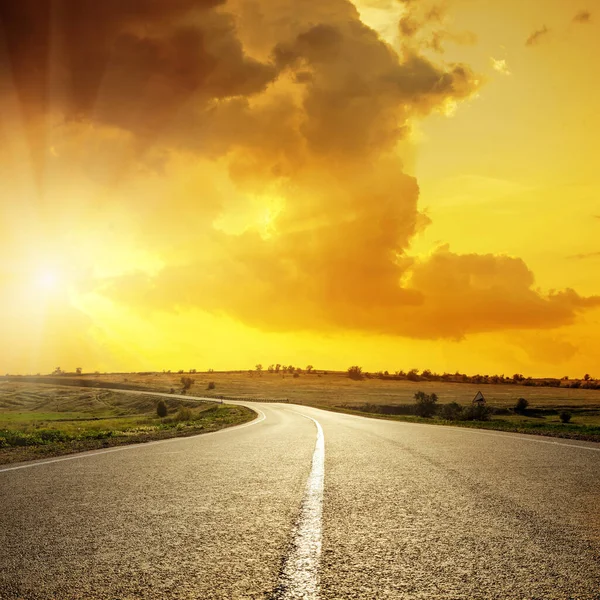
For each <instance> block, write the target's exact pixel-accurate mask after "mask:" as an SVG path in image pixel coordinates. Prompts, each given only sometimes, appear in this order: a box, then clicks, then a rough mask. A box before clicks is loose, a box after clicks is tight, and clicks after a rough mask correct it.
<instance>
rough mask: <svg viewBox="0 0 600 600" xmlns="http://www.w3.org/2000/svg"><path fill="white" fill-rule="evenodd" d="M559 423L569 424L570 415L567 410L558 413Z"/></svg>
mask: <svg viewBox="0 0 600 600" xmlns="http://www.w3.org/2000/svg"><path fill="white" fill-rule="evenodd" d="M558 416H559V417H560V420H561V423H569V422H570V421H571V413H570V412H569V411H568V410H563V411H561V412H560V415H558Z"/></svg>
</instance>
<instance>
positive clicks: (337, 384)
mask: <svg viewBox="0 0 600 600" xmlns="http://www.w3.org/2000/svg"><path fill="white" fill-rule="evenodd" d="M181 377H182V375H181V374H168V373H148V374H136V373H133V374H102V375H86V376H81V377H71V376H63V377H61V378H57V379H54V380H53V381H55V382H60V383H63V384H64V383H71V384H76V385H81V384H84V385H89V386H123V387H128V388H133V389H141V390H153V391H162V392H169V391H170V390H174V391H176V392H179V391H180V389H181ZM185 377H191V378H192V379H193V380H194V383H193V385H192V387H191V389H190V390H189V394H191V395H196V396H205V397H208V398H220V397H223V398H224V399H237V398H239V399H244V398H245V399H256V400H259V399H269V400H286V401H289V402H293V403H297V404H306V405H310V406H316V407H320V408H326V409H329V410H338V411H344V412H355V413H356V414H362V415H364V414H372V413H370V412H367V413H366V412H365V409H369V406H368V405H374V406H376V407H377V406H381V405H385V406H399V405H412V403H413V402H414V394H415V392H417V391H420V390H421V391H424V392H426V393H427V394H431V393H436V394H437V395H438V397H439V403H440V404H448V403H450V402H457V403H458V404H461V405H463V406H467V405H469V404H470V403H471V402H472V400H473V398H474V397H475V395H476V394H477V392H478V391H481V392H482V393H483V395H484V396H485V398H486V401H487V404H488V406H490V407H492V408H495V409H497V410H498V411H499V412H502V413H504V414H501V415H494V416H492V419H491V420H490V421H488V422H485V423H483V424H481V423H480V425H479V426H481V427H485V428H494V429H500V430H504V431H518V432H523V433H536V434H545V435H552V436H559V437H569V438H577V439H586V440H592V441H600V390H589V389H576V388H555V387H529V386H523V385H508V384H499V385H489V384H488V385H478V384H470V383H447V382H437V381H436V382H427V381H419V382H412V381H394V380H380V379H375V378H373V379H363V380H360V381H355V380H352V379H349V378H348V377H347V376H346V374H345V373H327V374H324V373H318V374H306V373H304V374H301V375H300V376H299V377H294V376H292V375H290V374H285V375H284V374H281V373H280V374H275V373H268V372H263V373H262V374H260V375H259V374H258V373H256V372H254V373H252V374H250V373H247V372H242V373H240V372H236V373H198V374H192V375H188V374H185ZM1 382H2V378H0V386H1V385H2V384H1ZM211 382H212V384H213V385H214V387H213V385H211V386H210V388H211V389H209V383H211ZM41 387H43V386H41ZM0 389H1V387H0ZM38 393H39V392H38ZM77 393H81V392H77ZM105 393H107V392H106V391H105V390H100V389H94V388H93V387H91V388H90V390H89V392H88V394H87V396H82V397H81V399H80V400H81V401H83V400H84V398H85V402H91V403H92V404H93V405H94V406H95V407H96V409H97V410H98V411H100V412H101V411H102V410H106V409H108V405H111V406H112V407H113V408H112V409H111V410H115V407H114V403H112V404H111V401H110V399H109V398H110V397H105V396H103V395H102V394H105ZM518 398H525V399H526V400H527V401H528V402H529V411H528V413H527V414H523V415H519V414H514V413H512V412H510V411H508V410H507V409H510V408H512V407H514V405H515V403H516V401H517V399H518ZM126 409H127V408H126V407H119V410H126ZM1 410H3V408H2V404H1V400H0V411H1ZM15 410H18V409H16V408H15ZM39 410H43V411H46V412H48V413H49V414H51V412H52V410H53V407H52V403H51V402H50V404H48V403H47V402H44V401H42V400H40V404H39ZM70 410H72V411H73V412H74V414H76V413H77V414H78V412H79V413H80V412H81V411H83V408H82V405H81V403H80V404H77V403H74V404H71V405H70ZM562 410H568V411H569V412H570V413H571V414H572V421H571V423H569V424H563V423H561V421H560V418H559V413H560V412H561V411H562ZM375 412H377V411H375ZM379 416H381V415H379ZM384 418H394V419H400V420H418V418H417V417H413V416H397V415H394V416H387V417H384ZM427 422H432V421H431V420H429V421H427ZM433 422H437V423H440V424H447V423H446V422H443V421H441V420H440V419H436V420H435V421H433ZM452 424H454V425H460V426H469V427H471V426H473V422H468V423H464V422H460V423H456V422H453V423H452Z"/></svg>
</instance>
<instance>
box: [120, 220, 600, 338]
mask: <svg viewBox="0 0 600 600" xmlns="http://www.w3.org/2000/svg"><path fill="white" fill-rule="evenodd" d="M353 226H355V230H354V231H352V228H353ZM358 229H359V224H358V223H345V224H342V225H341V228H340V231H339V235H340V237H339V238H334V239H330V240H328V242H327V245H328V247H327V248H325V247H323V246H324V245H325V244H323V246H322V247H320V248H319V243H320V242H317V241H315V240H314V239H313V248H307V249H306V250H305V251H304V252H303V251H302V248H304V247H305V246H307V245H308V243H309V241H310V237H312V236H308V235H303V234H300V235H299V236H298V237H296V239H294V238H287V239H285V240H283V239H282V240H276V241H264V240H261V239H260V238H259V236H257V235H248V236H247V237H246V238H245V239H244V240H243V241H242V240H239V239H238V240H237V244H234V245H233V246H232V247H230V248H228V251H227V256H228V261H226V260H220V261H219V264H220V266H221V268H222V269H224V270H222V271H221V272H220V273H219V275H218V276H214V275H212V274H207V275H204V273H207V269H208V265H207V264H206V263H205V262H198V263H195V264H193V265H188V266H186V267H177V268H173V269H171V268H168V269H165V270H164V271H163V272H162V273H160V274H159V275H157V277H154V278H151V277H143V276H141V275H137V276H132V277H126V278H124V279H122V280H120V281H115V282H113V283H112V286H114V287H113V288H112V290H111V293H117V294H118V296H119V298H120V299H121V300H123V301H126V302H129V303H132V304H133V305H135V306H148V305H152V306H153V308H154V309H159V310H173V309H176V308H179V309H182V308H189V307H192V306H199V307H201V308H203V309H205V310H210V311H215V312H220V311H223V312H225V313H228V314H233V315H235V316H237V317H239V318H241V319H243V320H244V322H246V323H250V324H252V325H254V326H256V327H259V328H263V329H267V330H284V331H287V330H298V329H299V330H302V329H318V330H324V329H325V330H327V329H331V330H335V329H340V330H352V329H355V330H360V331H370V332H375V333H385V334H393V335H402V336H408V337H414V338H424V339H437V338H452V339H460V338H462V337H464V336H465V335H467V334H469V333H477V332H489V331H499V330H507V329H521V330H527V329H552V328H555V327H560V326H563V325H568V324H571V323H572V322H573V321H574V319H575V316H576V315H577V313H579V312H581V311H584V310H586V309H589V308H593V307H597V306H600V297H592V298H584V297H581V296H579V295H578V294H577V293H576V292H574V291H573V290H564V291H561V292H552V293H550V294H543V293H541V292H540V291H538V290H536V289H535V288H534V287H533V286H534V278H533V274H532V273H531V271H529V270H528V269H527V267H526V265H525V264H524V263H523V261H522V260H520V259H516V258H511V257H506V256H495V255H476V254H466V255H459V254H455V253H452V252H451V251H450V250H449V249H448V248H446V247H443V248H440V249H439V250H438V251H436V252H435V253H434V254H433V255H432V256H430V257H429V258H426V259H423V260H418V261H414V260H411V259H408V258H407V257H403V256H402V255H398V254H394V253H393V250H392V248H387V249H386V250H387V255H386V253H385V252H384V249H383V248H382V247H381V245H380V244H379V243H378V239H379V232H378V231H373V232H369V233H373V234H374V235H373V237H370V236H369V238H370V240H371V242H372V249H371V252H370V253H369V254H365V253H364V251H365V248H364V247H363V248H360V249H359V248H357V249H355V250H354V251H353V250H352V248H351V247H350V245H347V244H344V243H343V240H344V239H346V236H347V235H351V234H354V235H353V237H352V238H351V239H353V241H355V240H359V239H360V236H358V235H357V230H358ZM375 229H377V226H376V227H375ZM329 235H331V234H329ZM336 242H338V244H337V245H336ZM315 246H316V249H317V252H316V253H315V252H314V251H315ZM325 251H327V252H328V253H326V252H325Z"/></svg>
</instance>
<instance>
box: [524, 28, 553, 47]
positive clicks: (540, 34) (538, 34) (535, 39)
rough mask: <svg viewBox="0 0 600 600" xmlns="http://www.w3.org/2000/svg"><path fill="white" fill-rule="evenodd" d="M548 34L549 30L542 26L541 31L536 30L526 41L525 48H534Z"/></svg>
mask: <svg viewBox="0 0 600 600" xmlns="http://www.w3.org/2000/svg"><path fill="white" fill-rule="evenodd" d="M549 33H550V30H549V29H548V28H547V27H546V26H545V25H544V26H543V27H542V28H541V29H536V30H535V31H534V32H533V33H532V34H531V35H530V36H529V37H528V38H527V39H526V40H525V45H526V46H535V45H536V44H539V43H540V41H541V40H542V39H543V38H545V37H546V36H547V35H548V34H549Z"/></svg>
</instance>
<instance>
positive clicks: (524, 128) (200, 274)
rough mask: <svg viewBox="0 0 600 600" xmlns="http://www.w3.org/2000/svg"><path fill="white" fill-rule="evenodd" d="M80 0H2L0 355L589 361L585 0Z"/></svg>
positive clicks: (203, 363) (441, 365) (590, 165)
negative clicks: (59, 1)
mask: <svg viewBox="0 0 600 600" xmlns="http://www.w3.org/2000/svg"><path fill="white" fill-rule="evenodd" d="M103 6H104V9H103V10H102V11H100V10H99V9H98V6H97V5H96V3H95V2H92V0H80V1H79V2H70V1H69V2H66V3H65V5H64V10H63V12H62V13H60V14H58V13H56V11H54V12H53V10H51V4H50V3H49V2H47V1H43V2H41V3H40V2H39V1H38V0H26V1H24V2H22V3H19V5H18V6H17V5H15V4H14V3H0V109H1V110H0V137H1V141H2V144H0V177H1V180H2V190H1V192H0V193H1V200H0V210H1V213H0V217H1V220H0V293H1V296H0V303H1V308H2V315H1V321H0V337H1V339H2V341H3V343H2V349H1V350H0V365H1V366H0V371H1V372H21V373H27V372H33V373H35V372H48V371H50V370H52V369H53V368H54V367H56V366H59V365H60V366H61V367H62V368H63V369H67V370H74V369H75V367H78V366H81V367H83V368H84V370H88V371H94V370H100V371H104V370H119V371H127V370H150V369H157V370H161V369H179V368H185V369H188V368H197V369H207V368H213V369H228V368H248V367H252V366H253V365H254V364H256V363H258V362H261V363H263V364H270V363H273V362H280V363H282V364H286V363H293V364H298V365H301V366H305V365H306V364H309V363H310V364H313V365H315V366H317V367H320V368H330V369H335V368H337V369H345V368H346V367H347V366H349V365H350V364H361V365H362V366H363V367H364V368H365V369H367V370H379V369H388V370H390V371H392V370H396V369H407V368H413V367H418V368H430V369H432V370H434V371H451V372H454V371H456V370H459V371H462V372H468V373H476V372H480V373H505V374H512V373H514V372H517V371H518V372H523V373H527V374H532V375H554V376H562V375H566V374H568V375H570V376H578V375H582V374H583V373H585V372H590V373H592V374H593V373H595V372H598V369H597V366H598V364H599V362H600V361H599V359H600V299H599V296H600V278H599V277H598V272H599V267H600V241H599V240H600V201H599V198H600V184H599V183H598V181H597V168H598V167H597V157H598V155H599V150H600V148H598V146H599V145H600V113H598V111H597V107H598V106H599V105H600V83H599V82H598V78H597V77H596V76H595V57H596V56H598V55H599V54H600V36H599V35H598V27H599V26H600V10H596V6H597V5H596V4H595V3H594V2H592V1H591V0H588V1H587V2H586V1H583V2H581V4H580V5H579V4H577V5H576V4H574V3H571V2H564V1H561V0H549V1H547V2H544V3H543V4H542V3H524V2H520V1H517V0H508V1H506V2H503V3H492V2H486V1H484V0H477V1H469V0H448V1H447V2H444V3H443V4H436V3H433V2H421V1H418V0H414V1H413V2H400V1H398V0H363V1H361V2H357V3H356V4H355V5H353V4H351V3H350V2H348V1H347V0H323V2H319V3H302V4H301V5H300V4H298V3H297V2H293V1H292V0H269V1H267V2H264V1H263V2H260V3H259V2H257V1H254V0H230V1H229V2H226V3H219V2H213V1H211V0H176V1H171V2H167V1H166V0H164V2H161V1H156V2H150V1H148V2H141V3H140V2H133V1H131V2H130V1H117V0H110V1H107V2H105V3H103ZM598 8H600V7H598Z"/></svg>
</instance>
